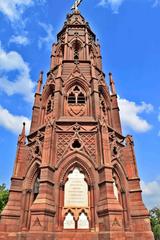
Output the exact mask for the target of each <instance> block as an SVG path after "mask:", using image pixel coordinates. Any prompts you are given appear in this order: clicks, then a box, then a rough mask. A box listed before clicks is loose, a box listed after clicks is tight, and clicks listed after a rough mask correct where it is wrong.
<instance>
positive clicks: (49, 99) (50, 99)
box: [46, 92, 54, 114]
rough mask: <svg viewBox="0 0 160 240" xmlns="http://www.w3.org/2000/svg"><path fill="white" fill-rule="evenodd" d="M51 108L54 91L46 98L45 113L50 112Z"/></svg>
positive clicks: (52, 106)
mask: <svg viewBox="0 0 160 240" xmlns="http://www.w3.org/2000/svg"><path fill="white" fill-rule="evenodd" d="M53 108H54V92H52V94H51V95H50V96H49V98H48V102H47V108H46V112H47V114H48V113H50V112H51V111H52V110H53Z"/></svg>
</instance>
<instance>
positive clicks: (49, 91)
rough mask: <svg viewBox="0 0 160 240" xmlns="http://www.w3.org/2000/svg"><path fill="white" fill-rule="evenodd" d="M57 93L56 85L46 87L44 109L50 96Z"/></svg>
mask: <svg viewBox="0 0 160 240" xmlns="http://www.w3.org/2000/svg"><path fill="white" fill-rule="evenodd" d="M54 91H55V85H54V84H49V85H46V87H45V88H44V90H43V94H42V107H46V103H47V100H48V98H49V96H50V95H52V94H53V93H54Z"/></svg>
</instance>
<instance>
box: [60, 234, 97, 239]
mask: <svg viewBox="0 0 160 240" xmlns="http://www.w3.org/2000/svg"><path fill="white" fill-rule="evenodd" d="M55 240H98V234H97V233H91V232H63V233H57V234H56V237H55Z"/></svg>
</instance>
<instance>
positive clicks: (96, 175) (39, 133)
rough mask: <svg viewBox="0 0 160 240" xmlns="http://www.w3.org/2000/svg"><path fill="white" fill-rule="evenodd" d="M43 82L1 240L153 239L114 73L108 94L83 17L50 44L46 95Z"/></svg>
mask: <svg viewBox="0 0 160 240" xmlns="http://www.w3.org/2000/svg"><path fill="white" fill-rule="evenodd" d="M42 80H43V73H42V72H41V73H40V78H39V81H38V85H37V90H36V93H35V101H34V106H33V114H32V122H31V130H30V133H29V135H28V136H27V139H28V141H27V143H26V137H25V125H24V126H23V130H22V133H21V135H20V136H19V139H18V147H17V155H16V161H15V166H14V174H13V177H12V181H11V188H10V196H9V201H8V204H7V206H6V208H5V209H4V210H3V212H2V214H1V220H0V240H33V239H34V240H84V239H85V240H153V239H154V238H153V234H152V232H151V228H150V222H149V217H148V211H147V209H146V208H145V206H144V204H143V201H142V195H141V189H140V179H139V176H138V172H137V167H136V159H135V154H134V142H133V138H132V137H131V136H129V135H128V136H127V137H124V136H123V135H122V131H121V123H120V117H119V107H118V102H117V94H116V89H115V84H114V81H113V77H112V74H111V73H110V74H109V80H110V89H109V87H108V86H107V85H106V83H105V75H104V73H103V71H102V62H101V54H100V46H99V43H98V42H97V41H96V36H95V34H94V33H93V32H92V30H91V28H90V27H89V25H88V23H87V22H86V21H85V19H84V18H83V17H82V16H81V14H80V13H79V12H78V11H75V12H74V13H73V14H69V15H67V20H66V22H65V25H64V27H63V29H62V30H61V32H60V33H59V34H58V41H57V43H55V44H53V46H52V54H51V68H50V70H49V72H48V74H47V80H46V83H45V85H44V87H43V90H42V92H41V87H42ZM76 174H77V175H76ZM73 176H74V177H73ZM71 178H72V179H71Z"/></svg>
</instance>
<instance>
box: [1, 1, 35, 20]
mask: <svg viewBox="0 0 160 240" xmlns="http://www.w3.org/2000/svg"><path fill="white" fill-rule="evenodd" d="M32 4H33V0H25V1H24V0H5V1H4V0H0V12H2V13H3V14H4V15H5V16H7V17H8V19H9V20H10V21H11V22H14V21H17V20H19V19H20V17H21V15H22V14H23V12H24V10H25V8H26V7H29V6H31V5H32Z"/></svg>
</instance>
